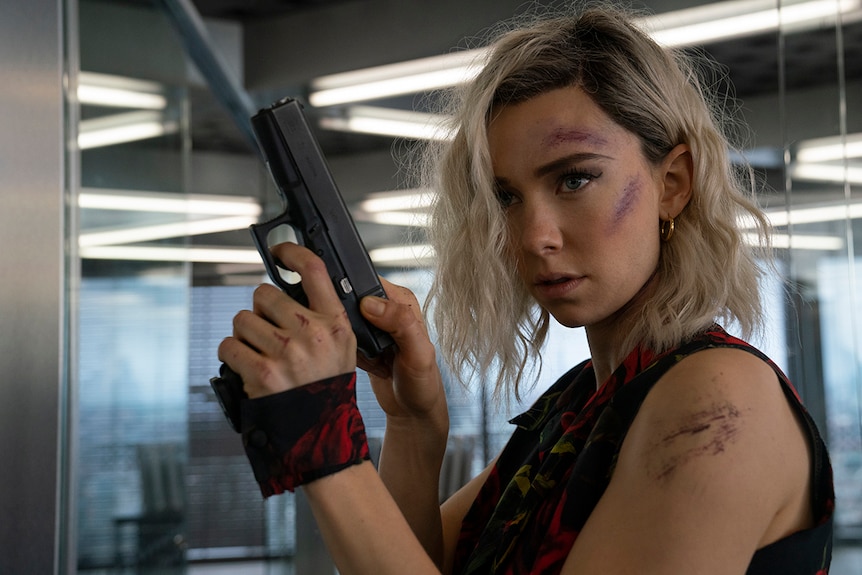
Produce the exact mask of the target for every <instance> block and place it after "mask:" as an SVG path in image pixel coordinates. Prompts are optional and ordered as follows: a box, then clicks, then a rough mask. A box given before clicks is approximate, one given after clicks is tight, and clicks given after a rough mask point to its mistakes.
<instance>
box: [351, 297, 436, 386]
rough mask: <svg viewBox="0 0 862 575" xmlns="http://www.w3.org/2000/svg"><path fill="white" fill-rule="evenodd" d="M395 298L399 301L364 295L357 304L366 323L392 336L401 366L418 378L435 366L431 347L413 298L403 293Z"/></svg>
mask: <svg viewBox="0 0 862 575" xmlns="http://www.w3.org/2000/svg"><path fill="white" fill-rule="evenodd" d="M388 293H389V292H387V294H388ZM396 297H398V300H392V299H384V298H379V297H375V296H367V297H365V298H363V299H362V301H361V302H360V310H361V311H362V315H363V316H364V317H365V318H366V319H368V321H370V322H371V323H372V324H374V325H375V326H377V327H379V328H380V329H382V330H384V331H387V332H389V333H390V334H391V335H392V339H393V340H395V343H396V345H397V346H398V355H399V359H400V360H401V362H402V363H403V365H404V367H405V368H407V369H409V370H411V371H414V372H415V375H419V373H421V372H423V371H425V370H428V369H430V368H431V367H432V366H433V365H436V358H435V351H434V346H433V345H432V344H431V340H430V339H429V337H428V332H427V330H426V329H425V324H424V323H423V322H422V319H421V317H422V316H421V312H417V308H418V303H417V302H416V298H415V297H413V296H412V294H411V297H409V298H404V297H403V294H400V295H399V296H396Z"/></svg>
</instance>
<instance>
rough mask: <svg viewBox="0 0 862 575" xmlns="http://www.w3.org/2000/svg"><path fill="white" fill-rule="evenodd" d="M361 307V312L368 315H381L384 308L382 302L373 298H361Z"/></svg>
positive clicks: (384, 305) (377, 298)
mask: <svg viewBox="0 0 862 575" xmlns="http://www.w3.org/2000/svg"><path fill="white" fill-rule="evenodd" d="M361 305H362V309H363V311H365V313H367V314H368V315H383V310H384V309H385V308H386V304H384V303H383V300H381V299H380V298H379V297H375V296H368V297H366V298H363V300H362V302H361Z"/></svg>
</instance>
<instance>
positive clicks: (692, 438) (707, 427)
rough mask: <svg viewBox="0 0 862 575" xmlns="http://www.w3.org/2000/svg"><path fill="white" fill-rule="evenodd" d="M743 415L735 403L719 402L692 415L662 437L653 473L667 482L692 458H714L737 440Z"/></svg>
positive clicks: (658, 444) (653, 462)
mask: <svg viewBox="0 0 862 575" xmlns="http://www.w3.org/2000/svg"><path fill="white" fill-rule="evenodd" d="M741 417H742V414H741V413H740V411H739V409H737V408H736V406H735V405H733V404H732V403H716V404H713V405H711V406H710V407H709V408H708V409H704V410H702V411H698V412H695V413H692V414H691V415H689V416H688V417H687V418H686V419H684V420H683V421H682V422H680V423H679V424H678V425H677V426H676V427H675V428H673V429H671V430H670V431H669V432H668V433H666V434H665V435H663V436H662V437H661V438H659V440H658V442H657V444H656V445H655V446H654V448H655V451H656V452H657V453H658V454H659V455H658V456H657V457H656V458H655V459H653V460H652V461H651V465H650V475H652V476H653V477H654V478H655V479H658V480H659V481H668V480H669V479H670V478H671V477H672V476H673V475H674V473H675V472H676V471H677V470H678V469H679V468H680V467H682V466H683V465H685V464H686V463H688V462H689V461H691V460H693V459H695V458H698V457H714V456H717V455H720V454H722V453H724V452H725V450H726V449H727V447H728V446H729V445H732V444H733V443H735V442H736V439H737V436H738V435H739V430H740V424H741V421H740V418H741Z"/></svg>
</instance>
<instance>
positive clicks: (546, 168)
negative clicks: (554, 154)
mask: <svg viewBox="0 0 862 575" xmlns="http://www.w3.org/2000/svg"><path fill="white" fill-rule="evenodd" d="M588 160H613V157H612V156H606V155H604V154H595V153H592V152H579V153H577V154H569V155H568V156H563V157H562V158H557V159H556V160H553V161H550V162H548V163H547V164H543V165H541V166H539V167H538V168H536V169H535V170H533V176H534V177H536V178H541V177H543V176H546V175H548V174H553V173H554V172H557V171H560V170H564V169H566V168H568V167H569V166H571V165H572V164H577V163H578V162H584V161H588ZM494 183H495V184H496V185H497V186H498V187H506V186H508V185H509V179H508V178H505V177H503V176H495V177H494Z"/></svg>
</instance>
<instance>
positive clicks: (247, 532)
mask: <svg viewBox="0 0 862 575" xmlns="http://www.w3.org/2000/svg"><path fill="white" fill-rule="evenodd" d="M829 3H830V2H827V4H829ZM662 4H663V3H661V2H656V6H655V9H656V10H659V11H660V9H661V5H662ZM798 4H799V2H798V0H776V2H775V3H774V4H773V3H770V5H774V6H775V7H777V8H779V9H780V10H779V12H780V11H781V10H788V11H790V12H788V13H791V12H792V10H791V9H793V7H794V6H796V5H798ZM844 4H845V3H844V2H841V1H840V0H834V10H833V12H832V14H831V15H827V16H824V17H823V18H821V19H820V20H819V21H817V23H816V24H815V25H809V26H806V27H802V28H800V27H799V26H798V25H796V24H794V23H793V22H791V21H788V20H782V22H783V23H782V24H781V25H780V26H778V27H777V28H776V27H773V28H772V29H769V30H767V31H763V32H758V33H752V34H748V35H746V36H744V37H742V38H735V39H733V40H712V41H710V42H709V43H707V44H704V45H699V46H697V49H704V50H705V51H706V52H708V53H710V54H711V55H712V56H713V57H715V58H716V59H717V60H718V62H719V63H721V64H723V65H724V66H726V67H727V71H728V75H729V78H730V80H731V81H732V82H734V84H735V85H736V86H737V89H736V92H734V93H733V94H730V96H732V97H735V98H738V101H739V103H740V106H741V110H740V112H741V115H742V116H743V118H744V120H745V121H746V122H747V123H748V124H749V125H750V126H751V131H750V134H748V135H747V138H746V139H745V144H744V145H743V147H742V150H741V152H742V153H743V154H744V155H745V156H746V158H747V159H748V160H749V162H750V163H751V165H752V166H753V168H754V170H755V174H754V175H755V176H756V177H757V178H758V179H759V180H760V181H761V182H762V183H763V186H762V192H761V194H760V198H759V199H760V201H761V202H762V204H763V205H764V207H766V208H767V211H768V212H769V217H770V219H771V220H772V222H773V223H774V225H775V231H776V235H775V247H776V249H777V251H778V254H779V262H778V270H777V271H776V274H775V275H774V276H770V277H769V278H767V279H766V281H765V282H764V285H763V294H764V299H765V301H766V304H767V309H768V314H769V323H768V326H767V329H766V332H765V333H764V334H763V337H762V338H760V340H758V341H756V342H755V343H756V344H758V345H760V346H761V347H762V348H763V349H764V350H765V351H766V352H767V353H769V354H770V355H771V356H772V357H773V358H774V359H776V361H777V362H778V363H779V365H780V366H781V367H782V368H784V369H785V370H786V371H787V372H788V374H789V375H790V377H791V379H792V380H793V381H794V383H795V384H796V385H797V387H798V388H799V391H800V393H801V395H802V396H803V398H804V400H805V403H806V405H807V406H808V408H809V410H810V411H811V412H812V414H813V415H814V417H815V419H816V420H817V421H818V423H819V424H820V426H821V429H822V430H823V431H824V433H825V434H826V436H827V442H828V444H829V446H830V449H831V450H832V454H833V457H834V461H833V463H834V467H835V482H836V490H837V494H838V497H839V499H838V512H837V515H836V525H837V532H836V533H837V542H836V543H837V547H836V550H837V552H836V562H835V568H834V569H833V571H832V572H833V573H835V574H836V575H845V574H846V575H849V574H850V573H854V572H858V571H854V569H858V565H860V564H862V561H860V560H859V559H858V557H859V556H860V555H862V551H860V549H862V548H860V545H862V365H860V358H862V331H860V329H862V324H860V322H862V303H860V302H862V291H860V285H862V284H860V281H862V272H860V270H862V259H860V257H862V256H859V255H858V254H857V252H858V251H859V249H860V247H862V244H860V243H859V242H860V240H859V239H857V238H858V237H859V235H860V234H862V229H860V227H859V225H860V224H859V222H860V219H862V203H859V202H860V201H862V198H860V193H862V192H860V186H862V151H860V149H861V148H862V112H860V110H862V59H860V58H858V54H859V51H860V49H862V18H860V17H859V14H858V10H857V12H853V13H851V15H849V16H848V15H844V16H839V15H838V14H839V9H840V8H841V7H842V6H844ZM76 5H77V6H78V10H79V14H78V28H79V37H80V38H79V48H80V72H79V80H78V83H79V84H80V89H79V93H78V96H79V102H80V118H81V121H80V125H79V132H80V138H79V148H80V167H79V173H80V188H79V189H78V190H77V198H78V205H79V214H78V222H79V224H80V237H79V238H78V240H79V253H80V256H81V262H80V263H81V266H80V269H81V278H80V290H79V294H78V296H77V298H78V301H77V305H78V309H77V310H76V312H75V313H76V314H77V323H76V325H77V333H75V334H73V336H74V337H76V338H77V343H76V345H75V346H74V349H76V351H77V354H78V356H77V360H76V364H77V368H78V375H77V389H76V390H75V394H76V396H77V398H78V399H77V406H78V413H77V414H76V421H77V437H76V441H77V445H76V449H75V456H76V463H75V465H74V468H75V469H76V471H77V477H76V481H75V482H74V484H75V486H76V490H77V492H76V493H74V494H73V495H72V499H73V500H76V501H78V506H77V535H78V537H77V538H78V548H77V561H78V567H79V570H80V571H81V572H105V571H108V570H111V571H113V572H152V573H169V572H175V573H184V572H190V571H195V572H201V573H202V572H206V569H208V568H214V567H212V566H213V565H215V564H217V563H220V562H228V561H230V562H233V563H231V565H235V564H237V562H247V561H255V562H256V563H255V564H256V565H268V567H267V568H268V569H269V571H267V572H269V573H276V572H278V573H282V572H290V571H291V570H292V568H293V567H292V561H293V558H294V557H295V556H296V554H297V549H298V545H299V542H298V540H297V535H298V534H297V530H296V521H297V520H296V516H297V514H298V513H300V514H301V513H302V510H301V506H299V505H297V502H296V501H295V499H294V498H293V496H282V497H278V498H272V499H270V500H268V501H266V502H264V501H262V499H261V498H260V496H259V494H258V493H257V492H256V488H255V485H254V483H253V479H252V477H251V472H250V469H249V467H248V465H247V462H246V460H245V455H244V453H243V451H242V446H241V444H240V441H239V439H238V437H237V436H236V435H235V434H234V433H233V432H232V431H231V430H230V429H229V428H228V426H227V424H226V423H225V421H224V419H223V416H222V414H221V412H220V411H219V408H218V406H217V405H216V403H215V401H214V398H213V396H212V393H211V391H210V389H209V385H208V380H209V378H210V377H211V376H213V375H215V374H216V372H217V370H218V361H217V359H216V357H215V350H216V348H217V346H218V343H219V342H220V341H221V338H222V337H224V336H225V335H227V334H228V333H230V330H231V327H230V322H231V318H232V316H233V315H234V314H235V313H236V311H238V310H239V309H242V308H244V307H248V306H249V302H250V300H251V292H252V290H253V288H254V286H255V285H256V284H257V283H259V282H261V281H264V279H265V278H264V274H263V269H262V266H261V265H260V264H259V262H258V260H257V256H256V254H255V252H254V251H253V250H252V249H251V246H250V242H249V241H248V236H247V234H246V233H245V231H244V230H243V228H244V227H246V226H247V225H248V224H249V223H252V222H254V221H256V220H257V219H258V218H260V217H261V213H264V214H268V215H271V214H272V213H273V212H274V211H276V210H280V208H281V206H280V203H279V200H278V198H277V196H276V195H275V194H274V191H273V189H272V185H271V184H270V183H269V180H268V176H267V174H266V173H265V171H264V170H263V169H262V167H261V166H260V163H259V161H258V159H257V157H256V156H255V154H254V153H253V151H252V150H251V149H250V148H245V149H240V150H235V151H234V152H235V153H232V154H220V153H214V152H211V151H206V150H201V149H197V148H196V147H195V146H194V145H193V144H194V143H193V141H192V136H191V128H190V124H191V119H192V118H193V117H194V116H195V114H201V115H208V114H212V115H216V116H219V115H220V116H221V117H220V119H219V120H218V121H215V122H214V123H213V126H214V127H213V131H212V134H211V137H213V138H218V137H219V132H218V129H219V127H220V126H223V125H224V123H225V122H224V121H225V117H226V113H225V112H224V111H220V110H215V111H213V106H212V101H213V100H214V98H213V94H212V93H211V92H212V87H209V86H207V85H206V83H205V82H204V81H203V80H202V78H201V76H200V74H199V73H198V71H196V70H195V69H194V66H193V65H192V64H191V63H190V58H189V55H188V54H187V52H186V48H185V47H184V44H183V42H181V41H180V38H178V36H177V33H176V30H175V29H174V27H173V26H172V25H171V22H170V21H169V19H168V16H167V15H166V13H165V12H164V11H163V4H162V3H161V2H153V3H150V2H129V3H119V2H106V1H100V0H77V2H76ZM489 24H490V23H489ZM270 96H271V94H268V93H267V94H262V95H260V98H261V99H263V100H264V102H263V103H268V100H269V98H270ZM216 108H217V106H216ZM228 123H229V122H228ZM377 145H378V146H379V144H377ZM349 160H350V159H349V158H346V157H345V158H341V160H340V162H341V163H342V164H345V165H350V164H349ZM361 161H362V160H361V159H357V160H354V162H355V163H359V162H361ZM342 171H344V170H342ZM357 171H358V172H361V169H360V170H357ZM380 179H381V181H385V180H387V179H392V178H391V175H390V174H384V175H381V178H380ZM382 189H384V188H381V191H382ZM857 204H858V205H857ZM360 231H361V232H363V233H364V234H368V235H369V237H370V236H373V235H375V234H379V229H373V228H371V227H369V226H367V225H365V224H364V223H363V224H362V225H360ZM403 232H404V230H403V229H400V230H399V231H398V234H400V236H401V237H403V236H405V235H406V234H405V233H403ZM222 244H227V245H229V246H232V248H233V251H231V250H227V251H225V250H220V251H219V253H218V254H214V253H213V252H212V250H213V249H215V248H220V247H223V246H222ZM238 246H243V247H244V249H240V248H239V247H238ZM381 271H382V272H383V273H384V275H386V276H387V277H389V278H390V279H391V280H392V281H395V282H397V283H402V284H404V285H408V286H410V287H411V288H412V289H414V290H415V291H416V292H417V293H418V294H419V295H420V296H421V294H422V293H424V292H425V291H426V290H427V287H428V283H429V276H428V274H427V272H426V271H425V270H421V269H406V270H405V269H401V268H387V267H381ZM563 342H565V345H564V344H563ZM587 354H588V349H587V348H586V344H585V341H584V338H583V334H582V333H579V334H578V335H577V340H576V343H575V345H573V344H572V339H571V334H569V333H567V332H564V330H563V328H560V327H559V326H554V327H553V328H552V331H551V336H550V341H549V343H548V346H547V348H546V350H545V354H544V358H545V361H544V363H543V366H542V369H543V371H542V373H543V378H542V381H541V382H540V384H539V388H542V387H544V386H545V385H546V384H547V383H549V382H550V381H552V380H553V379H554V378H556V377H557V376H558V375H560V374H562V373H563V372H565V371H566V370H568V369H569V368H570V367H571V366H572V365H574V364H575V363H577V362H578V361H580V360H581V359H583V358H584V357H586V356H587ZM488 377H490V375H489V376H488ZM482 379H483V378H481V377H479V378H478V381H477V387H476V390H475V391H474V392H471V393H467V392H464V393H462V392H460V391H459V390H458V388H457V387H456V386H454V385H453V386H452V388H451V393H450V398H451V400H452V402H453V406H452V408H451V410H450V413H451V415H452V435H453V438H454V440H453V442H452V446H451V450H450V453H449V456H448V457H449V461H450V463H449V464H447V470H448V471H451V477H450V478H448V479H447V481H446V482H445V489H446V490H447V491H451V490H452V489H454V488H456V487H457V485H458V484H459V482H461V481H463V479H464V477H466V476H467V475H469V473H470V472H471V471H472V472H475V471H478V469H480V468H481V467H482V466H484V465H485V463H486V462H487V461H488V460H489V459H490V458H491V457H493V455H494V454H496V452H497V451H498V450H499V448H500V447H501V445H502V443H503V442H504V441H505V439H506V437H507V436H508V434H509V433H510V428H509V426H508V424H506V423H505V422H506V419H508V417H509V416H511V415H513V414H514V412H515V411H517V410H518V409H520V408H522V407H523V404H522V405H512V406H508V408H505V409H497V408H495V407H493V406H492V405H491V404H490V401H489V400H488V395H489V393H488V391H489V389H490V383H489V382H487V381H481V380H482ZM486 379H487V378H486ZM537 391H538V388H537ZM359 393H360V397H359V401H360V405H361V408H362V410H363V413H364V415H365V419H366V423H367V426H368V429H369V435H370V437H371V441H372V444H374V443H375V442H376V441H377V440H378V439H379V438H380V437H381V436H382V425H383V418H382V416H381V414H380V412H379V410H378V409H377V408H376V406H375V402H374V399H373V397H372V394H371V392H370V389H369V386H368V384H367V381H365V380H364V379H362V378H360V383H359ZM530 397H531V394H529V393H528V394H527V395H526V397H525V402H524V403H529V400H530ZM441 495H442V494H441ZM306 527H308V525H306ZM260 572H263V571H260Z"/></svg>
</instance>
